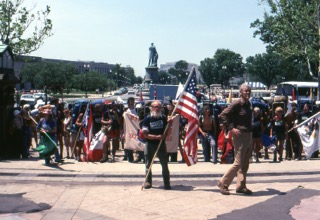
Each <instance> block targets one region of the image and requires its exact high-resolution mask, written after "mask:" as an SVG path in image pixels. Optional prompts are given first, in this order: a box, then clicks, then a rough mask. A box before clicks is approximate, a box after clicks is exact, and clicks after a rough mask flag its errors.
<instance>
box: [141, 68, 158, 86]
mask: <svg viewBox="0 0 320 220" xmlns="http://www.w3.org/2000/svg"><path fill="white" fill-rule="evenodd" d="M158 70H159V68H158V67H157V66H148V67H146V75H145V78H144V81H145V85H144V88H145V89H148V90H149V88H150V84H151V82H152V83H158Z"/></svg>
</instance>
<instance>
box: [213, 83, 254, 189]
mask: <svg viewBox="0 0 320 220" xmlns="http://www.w3.org/2000/svg"><path fill="white" fill-rule="evenodd" d="M239 93H240V99H238V100H237V101H234V102H232V103H231V104H230V105H229V106H228V107H227V108H225V109H224V110H223V111H222V112H221V114H220V115H219V118H220V120H221V122H222V124H223V127H224V129H225V130H228V131H230V132H232V142H233V146H234V157H235V160H234V162H233V165H232V167H230V169H229V170H228V171H227V172H226V173H225V174H224V175H223V177H222V178H221V179H220V181H219V182H218V184H217V186H218V187H219V188H220V192H221V194H222V195H230V191H229V189H228V187H229V185H230V184H231V183H232V181H233V179H234V177H235V176H237V185H236V192H237V193H243V194H246V195H251V194H252V191H251V190H250V189H248V188H247V185H246V182H247V181H246V178H247V172H248V169H249V161H250V158H251V155H252V146H253V141H252V123H251V122H252V107H251V103H250V100H249V99H250V94H251V88H250V86H249V85H247V84H245V83H243V84H242V85H241V86H240V91H239Z"/></svg>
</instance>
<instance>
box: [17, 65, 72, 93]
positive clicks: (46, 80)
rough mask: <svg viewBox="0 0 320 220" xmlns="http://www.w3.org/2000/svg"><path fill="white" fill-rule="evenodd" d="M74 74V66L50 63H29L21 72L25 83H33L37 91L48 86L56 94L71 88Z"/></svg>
mask: <svg viewBox="0 0 320 220" xmlns="http://www.w3.org/2000/svg"><path fill="white" fill-rule="evenodd" d="M74 74H76V69H75V68H74V66H72V65H68V64H63V63H50V62H38V63H29V64H27V65H25V66H24V67H23V68H22V70H21V75H22V81H23V82H31V83H33V84H34V85H35V88H37V89H41V88H43V87H44V86H47V88H48V89H51V90H52V91H54V92H57V91H61V90H62V89H65V88H70V87H71V86H72V81H73V80H72V76H73V75H74Z"/></svg>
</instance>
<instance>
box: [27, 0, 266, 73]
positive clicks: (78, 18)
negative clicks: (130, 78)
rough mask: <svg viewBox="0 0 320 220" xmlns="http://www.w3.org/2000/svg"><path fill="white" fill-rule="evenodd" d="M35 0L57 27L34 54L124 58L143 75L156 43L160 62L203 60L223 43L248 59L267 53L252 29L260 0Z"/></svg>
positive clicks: (260, 8) (124, 62) (260, 11)
mask: <svg viewBox="0 0 320 220" xmlns="http://www.w3.org/2000/svg"><path fill="white" fill-rule="evenodd" d="M28 1H29V0H28ZM32 1H33V2H37V8H44V6H45V5H50V6H51V10H52V12H51V14H50V18H51V19H52V21H53V32H54V35H53V36H52V37H50V38H48V39H47V40H46V41H45V43H44V45H43V46H42V47H41V48H40V49H39V50H38V51H36V52H34V53H32V54H31V55H34V56H41V57H44V58H54V59H66V60H81V61H95V62H107V63H111V64H116V63H121V66H127V65H130V66H131V67H133V68H134V70H135V74H136V75H137V76H144V75H145V67H146V66H147V64H148V54H149V51H148V48H149V46H150V44H151V43H152V42H153V43H154V44H155V46H156V48H157V51H158V54H159V58H158V66H160V64H164V63H166V62H174V61H179V60H185V61H187V62H189V63H195V64H198V65H199V64H200V61H201V60H204V59H205V58H208V57H212V56H213V55H214V53H215V52H216V50H217V49H220V48H223V49H229V50H231V51H234V52H236V53H239V54H240V55H241V56H242V57H243V58H244V61H245V59H246V58H247V57H248V56H254V55H255V54H257V53H263V52H265V46H264V45H263V43H262V42H261V41H260V40H259V39H258V38H253V32H254V29H252V28H250V23H251V22H253V21H254V20H256V19H257V18H260V19H261V18H263V13H264V11H265V8H264V6H261V5H259V4H258V1H257V0H159V1H152V0H148V1H147V0H38V1H36V0H32ZM30 2H31V1H30Z"/></svg>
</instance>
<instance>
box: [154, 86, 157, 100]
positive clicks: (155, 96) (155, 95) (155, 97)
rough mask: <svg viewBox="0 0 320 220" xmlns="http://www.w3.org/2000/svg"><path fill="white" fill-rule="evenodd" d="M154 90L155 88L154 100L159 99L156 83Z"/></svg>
mask: <svg viewBox="0 0 320 220" xmlns="http://www.w3.org/2000/svg"><path fill="white" fill-rule="evenodd" d="M153 88H154V90H153V97H154V100H157V87H156V84H154V87H153Z"/></svg>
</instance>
